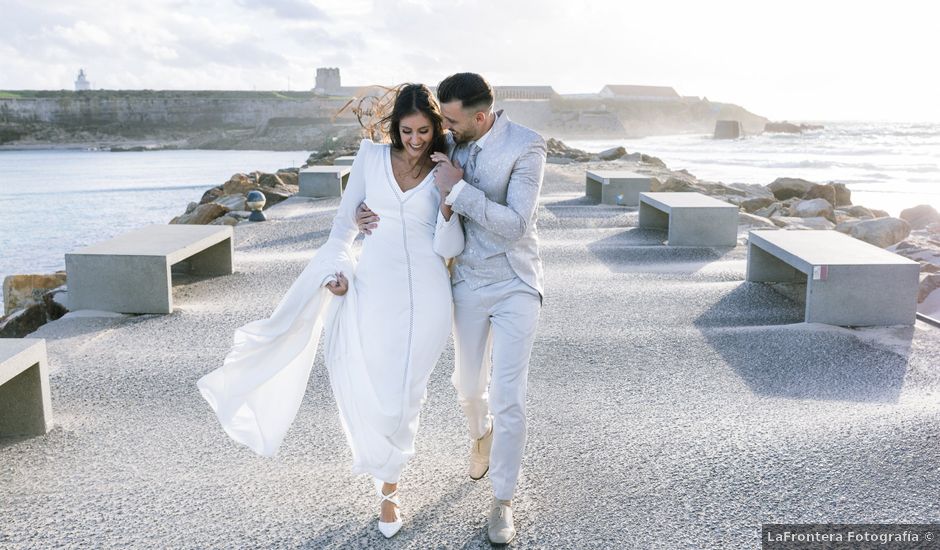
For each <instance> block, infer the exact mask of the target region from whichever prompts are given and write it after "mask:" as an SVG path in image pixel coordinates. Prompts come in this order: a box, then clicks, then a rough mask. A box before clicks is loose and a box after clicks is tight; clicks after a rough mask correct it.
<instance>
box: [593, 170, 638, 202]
mask: <svg viewBox="0 0 940 550" xmlns="http://www.w3.org/2000/svg"><path fill="white" fill-rule="evenodd" d="M652 185H653V179H652V177H650V176H647V175H643V174H639V173H637V172H630V171H625V170H587V171H586V172H585V178H584V194H585V195H587V196H588V197H589V198H591V199H593V200H595V201H597V202H599V203H601V204H617V205H621V206H637V205H638V204H639V203H640V193H642V192H644V191H649V190H650V188H651V186H652Z"/></svg>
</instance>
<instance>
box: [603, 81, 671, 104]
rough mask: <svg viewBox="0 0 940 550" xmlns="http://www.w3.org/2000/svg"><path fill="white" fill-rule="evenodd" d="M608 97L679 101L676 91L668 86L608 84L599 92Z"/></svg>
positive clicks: (633, 99) (632, 99)
mask: <svg viewBox="0 0 940 550" xmlns="http://www.w3.org/2000/svg"><path fill="white" fill-rule="evenodd" d="M599 95H600V96H601V97H603V98H608V99H625V100H628V101H679V99H680V97H679V94H678V93H676V91H675V90H674V89H672V88H670V87H668V86H617V85H612V84H608V85H607V86H604V88H603V89H602V90H601V92H600V94H599Z"/></svg>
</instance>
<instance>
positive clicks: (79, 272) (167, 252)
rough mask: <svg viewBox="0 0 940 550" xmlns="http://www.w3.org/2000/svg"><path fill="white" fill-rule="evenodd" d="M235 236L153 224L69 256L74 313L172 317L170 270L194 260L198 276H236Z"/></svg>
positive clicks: (221, 230) (226, 229) (223, 230)
mask: <svg viewBox="0 0 940 550" xmlns="http://www.w3.org/2000/svg"><path fill="white" fill-rule="evenodd" d="M233 235H234V231H233V229H232V227H230V226H216V225H212V226H208V225H182V224H180V225H176V224H173V225H170V224H167V225H161V224H154V225H149V226H146V227H142V228H140V229H137V230H134V231H130V232H128V233H124V234H122V235H120V236H118V237H115V238H113V239H110V240H107V241H103V242H100V243H96V244H93V245H90V246H86V247H84V248H81V249H79V250H76V251H75V252H71V253H68V254H66V255H65V271H66V278H67V284H68V300H69V309H71V310H73V311H74V310H79V309H97V310H103V311H116V312H119V313H170V312H171V311H173V294H172V279H171V271H170V267H171V266H172V265H173V264H176V263H179V262H181V261H183V260H189V264H190V271H191V272H192V273H195V274H201V275H227V274H230V273H232V272H233V271H234V265H233V262H232V258H233V255H234V243H233V239H232V237H233Z"/></svg>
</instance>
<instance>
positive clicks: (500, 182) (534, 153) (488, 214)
mask: <svg viewBox="0 0 940 550" xmlns="http://www.w3.org/2000/svg"><path fill="white" fill-rule="evenodd" d="M497 114H498V115H499V116H498V117H497V119H496V122H495V123H494V124H493V127H492V128H491V129H490V132H491V133H490V135H489V136H487V138H486V144H485V146H484V147H483V148H482V150H481V151H480V153H479V154H478V155H477V159H476V168H475V170H474V173H473V175H472V176H470V175H467V176H466V177H470V178H471V180H472V181H467V185H466V186H464V188H463V189H462V190H461V191H460V192H459V193H458V194H457V197H456V199H454V202H453V206H452V207H453V209H454V212H456V213H458V214H460V216H461V218H462V221H463V224H464V231H465V233H466V235H467V246H465V247H464V251H463V252H462V253H461V254H460V255H459V256H458V257H457V264H458V265H459V264H460V263H461V261H462V260H466V259H467V258H468V256H469V255H472V254H479V253H480V252H479V250H480V247H475V246H473V241H474V239H483V240H485V242H486V245H487V246H486V247H485V248H486V249H488V253H492V252H493V251H496V252H502V253H505V254H506V257H507V259H508V260H509V265H510V266H511V267H512V269H513V271H515V273H516V275H517V276H518V277H519V278H520V279H522V281H523V282H525V283H526V284H527V285H529V286H531V287H532V288H534V289H535V290H537V291H538V293H539V295H542V294H543V285H542V258H541V257H540V256H539V239H538V230H537V229H536V221H537V218H538V202H539V193H540V191H541V189H542V178H543V176H544V175H545V156H546V148H545V140H544V139H542V136H540V135H538V134H537V133H536V132H535V131H533V130H530V129H529V128H526V127H525V126H522V125H520V124H516V123H515V122H512V121H511V120H509V117H508V116H506V115H505V114H503V113H502V111H498V113H497ZM448 138H449V139H448V141H449V146H450V152H451V157H452V158H453V153H454V148H455V146H454V142H453V140H452V138H450V136H448ZM476 259H477V260H480V259H483V260H485V258H476Z"/></svg>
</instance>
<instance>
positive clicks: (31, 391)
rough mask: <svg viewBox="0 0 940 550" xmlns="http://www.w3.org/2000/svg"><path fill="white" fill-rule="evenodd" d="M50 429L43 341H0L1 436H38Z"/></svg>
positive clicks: (50, 414)
mask: <svg viewBox="0 0 940 550" xmlns="http://www.w3.org/2000/svg"><path fill="white" fill-rule="evenodd" d="M51 428H52V400H51V398H50V391H49V367H48V362H47V360H46V341H45V340H43V339H41V338H0V435H3V436H8V435H36V434H40V435H41V434H44V433H46V432H48V431H49V430H50V429H51Z"/></svg>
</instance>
